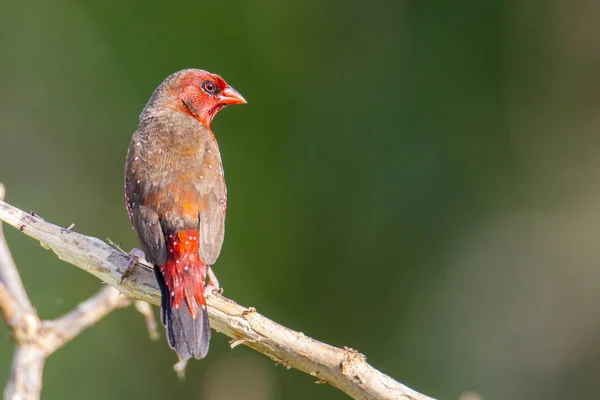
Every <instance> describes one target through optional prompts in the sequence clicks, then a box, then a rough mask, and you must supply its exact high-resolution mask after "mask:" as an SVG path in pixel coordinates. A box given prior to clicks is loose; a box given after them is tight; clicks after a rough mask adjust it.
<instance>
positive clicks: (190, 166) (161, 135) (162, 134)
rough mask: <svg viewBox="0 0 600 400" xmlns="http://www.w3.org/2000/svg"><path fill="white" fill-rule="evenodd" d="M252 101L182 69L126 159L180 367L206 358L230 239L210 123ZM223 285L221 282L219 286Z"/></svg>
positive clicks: (132, 206) (160, 91) (138, 224)
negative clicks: (212, 298) (210, 297)
mask: <svg viewBox="0 0 600 400" xmlns="http://www.w3.org/2000/svg"><path fill="white" fill-rule="evenodd" d="M245 103H246V100H245V99H244V97H242V95H241V94H239V93H238V92H237V91H236V90H235V89H233V88H232V87H231V86H229V85H228V84H227V83H226V82H225V81H224V80H223V79H222V78H221V77H220V76H219V75H216V74H212V73H210V72H207V71H204V70H201V69H184V70H181V71H178V72H175V73H174V74H172V75H170V76H168V77H167V78H166V79H165V80H164V81H163V82H162V83H161V84H160V85H159V86H158V87H157V88H156V90H155V91H154V93H153V94H152V96H151V97H150V100H149V101H148V103H147V104H146V106H145V107H144V109H143V111H142V113H141V115H140V117H139V124H138V127H137V129H136V130H135V132H134V133H133V136H132V139H131V143H130V145H129V149H128V152H127V158H126V161H125V200H126V206H127V212H128V214H129V219H130V221H131V224H132V227H133V229H134V231H135V232H136V234H137V237H138V239H139V242H140V244H141V247H142V248H141V251H142V252H143V256H144V257H145V258H146V260H147V261H148V262H149V263H150V264H152V265H153V266H154V274H155V276H156V280H157V281H158V286H159V288H160V292H161V322H162V324H163V325H164V326H165V328H166V333H167V340H168V343H169V345H170V347H171V348H172V349H174V350H175V352H176V353H177V355H178V357H179V360H180V362H184V365H185V362H187V360H188V359H190V358H192V357H194V358H197V359H202V358H204V357H205V356H206V354H207V353H208V348H209V341H210V325H209V320H208V312H207V308H206V300H205V290H206V285H207V282H206V277H207V274H209V278H211V279H210V280H211V282H210V283H209V284H211V285H213V284H215V282H213V280H214V281H216V278H213V277H214V274H212V270H211V269H210V266H211V265H213V264H214V263H215V261H216V260H217V257H218V256H219V253H220V252H221V247H222V245H223V238H224V233H225V214H226V210H227V188H226V185H225V178H224V174H223V164H222V161H221V154H220V152H219V146H218V143H217V140H216V139H215V136H214V134H213V132H212V131H211V128H210V125H211V122H212V120H213V118H214V117H215V115H216V114H217V113H218V112H219V111H220V110H222V109H223V108H225V107H226V106H228V105H232V104H245ZM216 286H217V287H218V282H216Z"/></svg>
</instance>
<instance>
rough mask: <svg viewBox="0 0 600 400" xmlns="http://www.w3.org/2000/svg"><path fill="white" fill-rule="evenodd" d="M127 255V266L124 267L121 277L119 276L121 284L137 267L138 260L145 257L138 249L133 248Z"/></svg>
mask: <svg viewBox="0 0 600 400" xmlns="http://www.w3.org/2000/svg"><path fill="white" fill-rule="evenodd" d="M128 254H129V261H127V265H126V266H125V271H123V275H121V283H123V281H124V280H125V278H127V277H128V276H129V275H130V274H131V273H132V272H133V270H134V268H135V266H136V265H137V262H138V261H139V260H140V259H142V258H143V259H146V255H145V254H144V252H143V251H142V250H140V249H136V248H133V249H131V251H130V252H129V253H128Z"/></svg>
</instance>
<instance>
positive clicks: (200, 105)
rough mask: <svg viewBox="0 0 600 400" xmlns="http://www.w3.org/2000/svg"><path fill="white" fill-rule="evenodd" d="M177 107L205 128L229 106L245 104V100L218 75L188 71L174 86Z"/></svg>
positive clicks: (200, 71)
mask: <svg viewBox="0 0 600 400" xmlns="http://www.w3.org/2000/svg"><path fill="white" fill-rule="evenodd" d="M174 90H175V93H174V94H175V96H176V99H177V103H178V104H177V105H176V106H177V107H178V108H179V109H180V110H181V111H183V112H184V113H186V114H188V115H191V116H192V117H194V118H196V119H197V120H198V121H200V122H201V123H202V124H204V125H205V126H206V127H207V128H208V127H210V123H211V122H212V120H213V118H214V117H215V115H216V114H217V112H219V111H220V110H222V109H223V108H225V107H226V106H227V105H229V104H245V103H246V100H245V99H244V98H243V97H242V95H241V94H239V93H238V92H237V91H236V90H235V89H234V88H232V87H231V86H229V85H228V84H227V82H225V81H224V80H223V78H221V77H220V76H219V75H215V74H211V73H210V72H207V71H202V70H190V71H188V72H187V73H185V74H184V75H183V76H182V77H181V79H180V81H179V82H178V83H177V84H176V85H175V87H174Z"/></svg>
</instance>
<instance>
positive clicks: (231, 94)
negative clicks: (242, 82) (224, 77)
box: [219, 86, 247, 104]
mask: <svg viewBox="0 0 600 400" xmlns="http://www.w3.org/2000/svg"><path fill="white" fill-rule="evenodd" d="M219 103H221V104H246V103H247V102H246V99H244V97H242V95H241V94H239V93H238V92H237V90H235V89H234V88H232V87H231V86H227V87H226V88H225V89H223V90H222V91H221V94H220V95H219Z"/></svg>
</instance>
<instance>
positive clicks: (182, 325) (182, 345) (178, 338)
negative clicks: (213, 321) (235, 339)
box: [154, 267, 210, 360]
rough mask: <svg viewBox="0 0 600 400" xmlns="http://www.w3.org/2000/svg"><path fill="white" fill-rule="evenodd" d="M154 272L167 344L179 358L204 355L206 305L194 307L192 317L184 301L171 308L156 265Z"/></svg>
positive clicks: (207, 327)
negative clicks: (158, 288)
mask: <svg viewBox="0 0 600 400" xmlns="http://www.w3.org/2000/svg"><path fill="white" fill-rule="evenodd" d="M154 274H155V275H156V280H157V281H158V285H159V287H160V293H161V299H162V300H161V320H162V324H163V325H164V326H165V327H166V329H167V338H168V340H169V346H171V348H172V349H174V350H175V351H176V352H177V355H178V356H179V359H180V360H187V359H188V358H192V357H194V358H204V357H206V354H207V353H208V344H209V341H210V325H209V322H208V312H207V311H206V307H199V306H198V307H197V308H196V318H192V313H191V312H190V309H189V307H188V303H187V302H186V301H183V302H181V304H180V305H179V307H178V308H172V307H171V301H170V299H171V296H170V293H169V289H168V288H167V285H166V282H165V279H164V277H163V276H162V273H161V272H160V270H159V268H158V267H154Z"/></svg>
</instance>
